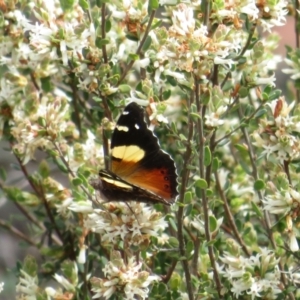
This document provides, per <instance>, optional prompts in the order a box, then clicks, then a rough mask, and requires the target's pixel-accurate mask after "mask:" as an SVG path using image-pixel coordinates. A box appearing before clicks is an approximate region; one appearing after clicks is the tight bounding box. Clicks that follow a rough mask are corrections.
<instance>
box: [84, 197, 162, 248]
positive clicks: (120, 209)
mask: <svg viewBox="0 0 300 300" xmlns="http://www.w3.org/2000/svg"><path fill="white" fill-rule="evenodd" d="M107 207H108V212H107V211H103V210H97V209H95V210H94V213H92V214H89V215H88V216H87V219H86V220H85V223H84V226H85V227H86V228H87V229H90V230H92V231H94V232H95V233H98V234H101V240H102V242H103V243H104V244H105V243H109V244H111V243H116V242H118V241H120V240H123V241H126V242H127V243H128V244H129V245H140V244H141V243H143V242H145V241H147V240H149V238H150V237H151V236H153V237H157V236H158V235H159V232H160V231H162V230H164V229H165V228H166V227H167V222H166V221H165V220H164V217H162V216H161V214H160V213H158V212H156V211H155V209H154V208H153V207H150V206H146V205H145V204H143V203H136V202H130V203H129V204H128V206H126V205H125V204H124V203H109V204H107Z"/></svg>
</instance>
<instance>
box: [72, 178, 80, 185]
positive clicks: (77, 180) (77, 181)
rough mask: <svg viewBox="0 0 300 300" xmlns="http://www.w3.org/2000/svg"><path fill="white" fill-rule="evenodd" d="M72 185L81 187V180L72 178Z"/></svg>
mask: <svg viewBox="0 0 300 300" xmlns="http://www.w3.org/2000/svg"><path fill="white" fill-rule="evenodd" d="M72 184H73V185H74V186H79V185H81V184H82V180H81V179H80V178H78V177H77V178H73V179H72Z"/></svg>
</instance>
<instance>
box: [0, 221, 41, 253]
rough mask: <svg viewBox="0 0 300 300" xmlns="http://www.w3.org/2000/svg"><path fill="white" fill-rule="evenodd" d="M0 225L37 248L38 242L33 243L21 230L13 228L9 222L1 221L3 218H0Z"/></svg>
mask: <svg viewBox="0 0 300 300" xmlns="http://www.w3.org/2000/svg"><path fill="white" fill-rule="evenodd" d="M0 226H1V227H3V228H5V229H6V230H8V231H9V232H11V233H12V234H14V235H15V236H17V237H18V238H20V239H22V240H24V241H25V242H27V243H28V244H29V245H31V246H34V247H36V248H38V244H37V243H35V242H34V241H32V240H31V239H30V238H29V237H28V236H27V235H25V234H24V233H23V232H21V231H20V230H18V229H17V228H15V227H14V226H12V225H11V224H9V223H8V222H5V221H3V220H1V219H0Z"/></svg>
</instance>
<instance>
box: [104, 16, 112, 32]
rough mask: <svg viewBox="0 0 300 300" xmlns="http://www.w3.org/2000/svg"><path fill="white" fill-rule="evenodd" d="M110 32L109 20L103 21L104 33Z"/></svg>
mask: <svg viewBox="0 0 300 300" xmlns="http://www.w3.org/2000/svg"><path fill="white" fill-rule="evenodd" d="M110 30H111V21H110V20H109V19H107V20H105V32H106V33H108V32H110Z"/></svg>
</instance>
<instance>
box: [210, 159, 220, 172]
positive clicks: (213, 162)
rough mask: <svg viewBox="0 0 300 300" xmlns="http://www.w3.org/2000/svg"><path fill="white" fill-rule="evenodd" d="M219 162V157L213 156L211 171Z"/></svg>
mask: <svg viewBox="0 0 300 300" xmlns="http://www.w3.org/2000/svg"><path fill="white" fill-rule="evenodd" d="M220 164H221V162H220V161H219V159H218V158H217V157H214V159H213V161H212V172H215V171H217V170H218V169H219V166H220Z"/></svg>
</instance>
